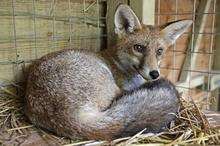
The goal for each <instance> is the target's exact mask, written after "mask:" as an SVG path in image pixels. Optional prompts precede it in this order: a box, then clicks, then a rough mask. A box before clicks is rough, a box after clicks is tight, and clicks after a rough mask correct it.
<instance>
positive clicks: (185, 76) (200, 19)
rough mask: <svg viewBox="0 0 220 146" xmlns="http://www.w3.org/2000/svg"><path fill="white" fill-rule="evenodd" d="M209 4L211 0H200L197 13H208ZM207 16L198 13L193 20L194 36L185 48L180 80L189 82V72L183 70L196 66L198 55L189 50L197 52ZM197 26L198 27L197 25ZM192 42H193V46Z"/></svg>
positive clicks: (192, 68)
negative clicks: (185, 53) (185, 52)
mask: <svg viewBox="0 0 220 146" xmlns="http://www.w3.org/2000/svg"><path fill="white" fill-rule="evenodd" d="M210 6H211V1H210V0H208V1H205V0H204V1H201V2H200V4H199V6H198V13H208V12H209V9H210ZM207 18H208V14H203V15H198V16H197V18H196V20H195V22H194V26H195V29H194V33H195V34H194V37H192V38H191V40H190V42H189V46H188V50H187V55H186V58H185V61H184V64H183V71H182V73H181V75H180V81H182V82H184V81H185V82H189V80H190V74H191V73H190V72H185V71H184V70H189V69H191V70H194V69H195V66H196V59H197V56H198V53H193V54H192V55H191V51H193V52H198V51H199V47H200V44H201V41H202V38H203V34H200V33H202V32H203V31H204V29H205V24H206V22H207ZM197 26H198V27H197ZM192 43H193V44H194V45H193V46H191V45H192ZM191 47H193V48H192V49H190V48H191Z"/></svg>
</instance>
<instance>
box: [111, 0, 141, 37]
mask: <svg viewBox="0 0 220 146" xmlns="http://www.w3.org/2000/svg"><path fill="white" fill-rule="evenodd" d="M114 23H115V33H116V34H117V35H118V36H119V37H120V36H123V35H126V34H129V33H133V32H134V31H135V30H138V29H142V26H141V23H140V21H139V20H138V17H137V16H136V15H135V13H134V12H133V10H132V9H131V8H130V7H129V6H128V5H124V4H121V5H119V6H118V8H117V10H116V12H115V19H114Z"/></svg>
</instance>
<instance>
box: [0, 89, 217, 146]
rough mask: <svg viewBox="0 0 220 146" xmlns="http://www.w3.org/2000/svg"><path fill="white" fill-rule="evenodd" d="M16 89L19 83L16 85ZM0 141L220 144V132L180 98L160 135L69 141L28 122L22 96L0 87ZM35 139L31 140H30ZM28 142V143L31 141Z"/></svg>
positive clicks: (159, 144) (54, 143)
mask: <svg viewBox="0 0 220 146" xmlns="http://www.w3.org/2000/svg"><path fill="white" fill-rule="evenodd" d="M17 88H18V89H19V86H17ZM20 89H21V88H20ZM0 96H1V97H0V143H2V144H3V145H19V144H23V145H25V144H26V145H28V144H29V145H32V144H33V143H34V144H35V145H48V144H52V145H66V146H74V145H142V144H145V145H146V144H148V145H156V146H161V145H186V144H203V145H205V144H212V145H214V144H220V131H219V130H216V129H210V127H209V124H208V122H207V118H206V117H205V116H204V115H203V113H202V112H201V111H200V109H199V108H198V107H197V105H196V104H195V103H194V102H193V100H191V101H190V102H188V101H185V100H183V99H181V103H182V106H181V109H180V111H179V113H178V114H177V115H176V116H177V117H178V118H177V120H176V121H174V122H172V123H171V124H170V129H167V130H166V131H165V132H163V133H159V134H156V135H155V134H143V132H144V130H143V131H141V132H140V133H138V134H136V135H135V136H133V137H126V138H121V139H117V140H114V141H112V142H106V141H72V140H69V139H65V138H60V137H56V136H54V135H52V134H50V133H47V132H45V131H43V130H40V129H38V128H36V127H34V126H33V125H31V124H30V123H28V122H27V121H26V119H25V116H24V114H23V99H22V98H21V97H24V96H23V95H21V96H18V95H17V94H15V91H13V90H8V89H6V88H4V87H0ZM33 141H34V142H33ZM30 143H31V144H30Z"/></svg>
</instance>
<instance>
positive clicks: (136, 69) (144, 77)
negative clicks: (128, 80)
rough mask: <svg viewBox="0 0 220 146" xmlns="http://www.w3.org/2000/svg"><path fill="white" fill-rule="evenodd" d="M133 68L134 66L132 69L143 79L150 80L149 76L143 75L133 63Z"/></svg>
mask: <svg viewBox="0 0 220 146" xmlns="http://www.w3.org/2000/svg"><path fill="white" fill-rule="evenodd" d="M133 68H134V70H135V71H136V72H137V73H138V74H139V75H141V77H142V78H143V79H145V80H146V81H148V80H150V79H149V78H147V77H146V76H144V75H143V73H142V72H141V71H140V70H139V69H138V68H137V67H136V66H135V65H133Z"/></svg>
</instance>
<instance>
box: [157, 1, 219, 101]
mask: <svg viewBox="0 0 220 146" xmlns="http://www.w3.org/2000/svg"><path fill="white" fill-rule="evenodd" d="M194 2H195V12H196V15H195V19H197V18H198V16H201V15H203V13H198V7H199V5H200V3H201V2H202V0H196V1H195V0H157V1H156V18H155V19H156V24H157V25H161V24H165V23H167V22H172V21H176V20H181V19H191V20H193V12H194ZM203 2H204V1H203ZM176 6H177V7H176ZM213 11H214V0H212V2H211V7H210V9H209V12H208V13H210V14H208V18H207V20H206V24H205V29H204V31H203V32H200V33H204V34H203V38H202V41H201V44H200V47H199V51H198V52H195V53H198V58H197V60H196V67H195V69H193V70H191V78H193V77H195V76H197V75H206V76H208V73H209V72H210V70H211V69H212V60H213V46H211V42H212V38H215V36H214V34H212V31H213V30H212V25H213V23H212V22H213V18H214V17H213V16H215V15H213V14H211V13H213ZM199 25H200V24H196V25H195V26H194V27H195V29H196V28H198V27H199ZM214 29H215V28H214ZM191 37H192V27H191V29H189V31H188V32H187V33H186V34H184V35H182V36H181V37H180V39H178V40H177V42H176V44H175V45H174V46H172V47H170V49H169V50H168V52H167V54H166V56H165V59H164V60H163V61H162V65H161V72H162V74H163V75H164V76H165V77H167V78H168V79H170V80H171V81H172V82H174V83H175V82H177V81H179V78H180V75H181V73H183V72H188V71H189V70H184V69H183V64H184V61H185V59H186V55H187V50H188V49H190V47H191V46H192V45H190V44H189V39H190V38H191ZM213 42H214V39H213ZM193 53H194V52H191V55H193ZM190 64H191V63H190ZM189 92H190V93H189V94H191V95H194V96H193V97H194V98H196V99H199V98H200V99H202V98H203V96H202V95H201V93H204V94H203V95H207V92H205V90H204V87H202V88H197V89H192V90H189ZM198 93H199V94H198Z"/></svg>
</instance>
